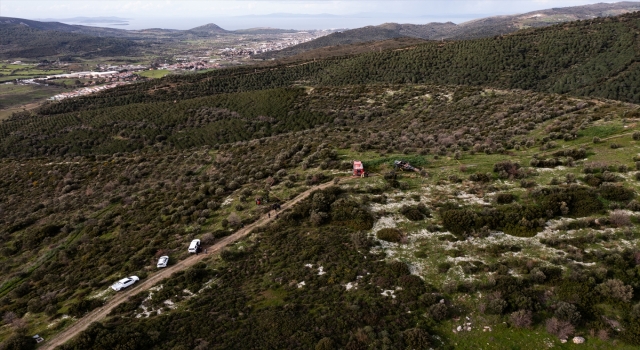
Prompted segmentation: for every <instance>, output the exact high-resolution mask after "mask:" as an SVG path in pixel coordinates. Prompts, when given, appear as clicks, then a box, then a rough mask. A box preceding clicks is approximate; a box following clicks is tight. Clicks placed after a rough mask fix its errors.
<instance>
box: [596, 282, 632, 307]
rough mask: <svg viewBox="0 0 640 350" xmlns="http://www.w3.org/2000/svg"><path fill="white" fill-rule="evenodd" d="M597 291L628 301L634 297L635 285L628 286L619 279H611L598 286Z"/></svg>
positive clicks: (615, 298)
mask: <svg viewBox="0 0 640 350" xmlns="http://www.w3.org/2000/svg"><path fill="white" fill-rule="evenodd" d="M596 291H597V292H598V293H600V294H602V296H604V297H605V298H611V299H614V300H619V301H622V302H625V303H628V302H629V301H631V299H633V287H631V286H627V285H625V284H624V282H622V281H621V280H619V279H609V280H606V281H605V282H604V283H601V284H599V285H598V286H596Z"/></svg>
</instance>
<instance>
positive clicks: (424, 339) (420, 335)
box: [402, 328, 431, 349]
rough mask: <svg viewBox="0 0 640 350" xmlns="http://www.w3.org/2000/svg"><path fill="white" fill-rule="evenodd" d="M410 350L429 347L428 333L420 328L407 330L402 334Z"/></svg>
mask: <svg viewBox="0 0 640 350" xmlns="http://www.w3.org/2000/svg"><path fill="white" fill-rule="evenodd" d="M402 335H403V337H404V340H405V343H406V344H407V345H408V346H409V348H410V349H428V348H429V347H430V345H431V343H430V341H429V338H430V337H429V333H427V331H425V330H424V329H421V328H411V329H407V330H406V331H404V332H403V333H402Z"/></svg>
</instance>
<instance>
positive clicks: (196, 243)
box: [189, 239, 200, 253]
mask: <svg viewBox="0 0 640 350" xmlns="http://www.w3.org/2000/svg"><path fill="white" fill-rule="evenodd" d="M199 249H200V240H199V239H194V240H193V241H191V244H189V253H197V252H198V250H199Z"/></svg>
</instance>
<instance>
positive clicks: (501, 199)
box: [496, 193, 517, 204]
mask: <svg viewBox="0 0 640 350" xmlns="http://www.w3.org/2000/svg"><path fill="white" fill-rule="evenodd" d="M516 198H517V197H516V196H515V195H514V194H512V193H498V194H497V195H496V203H498V204H509V203H511V202H513V201H515V200H516Z"/></svg>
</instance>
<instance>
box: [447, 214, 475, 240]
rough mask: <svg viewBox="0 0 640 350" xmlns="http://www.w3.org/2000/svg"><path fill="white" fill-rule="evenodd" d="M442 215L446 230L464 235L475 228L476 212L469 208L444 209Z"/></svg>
mask: <svg viewBox="0 0 640 350" xmlns="http://www.w3.org/2000/svg"><path fill="white" fill-rule="evenodd" d="M440 217H441V218H442V224H443V225H444V228H445V229H446V230H448V231H449V232H451V233H453V234H454V235H458V236H464V235H466V234H467V233H468V232H470V231H471V230H472V229H473V228H474V225H475V217H476V214H475V213H474V212H473V211H471V210H468V209H451V210H445V211H443V212H442V213H441V214H440Z"/></svg>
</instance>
